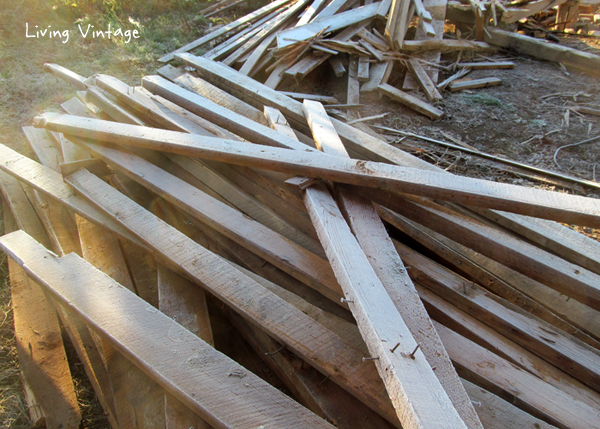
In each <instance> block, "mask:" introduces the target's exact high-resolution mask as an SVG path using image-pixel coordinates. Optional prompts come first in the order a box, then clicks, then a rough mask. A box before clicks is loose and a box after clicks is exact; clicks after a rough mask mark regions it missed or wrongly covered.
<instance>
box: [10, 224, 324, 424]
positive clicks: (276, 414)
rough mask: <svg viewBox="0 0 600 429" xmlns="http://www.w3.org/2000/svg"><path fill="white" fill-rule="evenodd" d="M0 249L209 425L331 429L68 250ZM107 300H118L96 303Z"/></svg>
mask: <svg viewBox="0 0 600 429" xmlns="http://www.w3.org/2000/svg"><path fill="white" fill-rule="evenodd" d="M0 246H2V248H3V250H4V251H5V252H7V253H8V254H9V255H10V256H11V257H12V258H14V259H15V260H18V261H19V262H20V263H21V264H23V267H24V269H25V270H26V271H27V272H28V274H29V275H30V276H32V277H33V278H35V279H36V281H37V282H39V283H40V284H42V285H43V286H44V287H45V288H46V290H48V291H49V292H50V293H51V294H52V295H53V296H54V297H55V298H56V299H57V300H59V301H60V302H61V303H62V304H63V305H66V306H69V307H70V308H73V309H74V310H75V311H77V312H78V313H79V314H81V315H82V316H83V318H84V319H85V320H86V322H87V323H89V324H90V326H92V327H93V328H94V329H95V330H96V331H97V332H98V333H100V334H101V335H102V336H103V337H105V338H106V339H107V340H108V341H109V342H110V343H111V344H112V345H113V346H114V347H115V348H116V349H117V350H118V351H119V352H121V353H123V354H124V355H125V356H127V357H128V359H130V360H131V361H132V362H134V363H135V364H136V366H138V367H139V368H140V369H142V370H143V371H144V372H145V373H146V374H147V375H148V376H150V377H151V378H152V379H153V380H154V381H155V382H157V383H159V384H160V385H161V386H162V387H163V388H165V389H166V390H167V391H169V392H170V393H171V394H173V395H174V396H175V397H176V398H177V399H179V400H180V401H181V402H183V403H184V404H185V405H186V406H188V407H189V408H190V409H191V410H193V411H194V412H196V413H197V414H198V415H200V416H201V417H203V418H205V420H206V421H207V422H209V423H210V424H211V425H213V426H219V427H239V428H247V427H248V426H256V427H258V426H260V425H274V426H275V427H307V426H308V427H322V428H326V427H327V428H329V427H331V425H329V424H328V423H326V422H325V421H323V420H322V419H320V418H318V417H317V416H315V415H314V414H312V413H310V412H309V411H307V410H305V409H304V408H303V407H301V406H300V405H298V404H297V403H295V402H294V401H292V400H290V399H289V398H288V397H286V396H285V395H283V394H282V393H280V392H279V391H277V390H276V389H274V388H272V387H271V386H270V385H268V384H267V383H266V382H264V381H262V380H261V379H259V378H258V377H257V376H255V375H254V374H252V373H250V372H249V371H247V370H246V369H245V368H243V367H241V366H239V365H238V364H236V363H235V362H233V361H232V360H230V359H229V358H227V357H226V356H224V355H222V354H221V353H219V352H217V351H216V350H214V349H213V348H212V347H210V346H209V345H208V344H206V343H205V342H203V341H202V340H201V339H200V338H198V337H197V336H195V335H194V334H192V333H190V332H189V331H187V330H185V329H184V328H182V327H181V326H180V325H178V324H177V323H176V322H174V321H173V320H171V319H170V318H168V317H167V316H165V315H163V314H162V313H160V312H158V311H156V310H155V309H154V308H153V307H152V306H149V305H148V304H147V303H145V302H144V301H142V300H141V299H140V298H138V297H137V296H135V295H134V294H132V293H131V292H130V291H128V290H127V289H126V288H124V287H122V286H120V285H119V284H118V283H116V282H115V281H114V280H112V279H111V278H110V277H108V276H107V275H105V274H103V273H102V272H100V271H98V270H96V269H95V268H94V267H93V266H91V265H89V264H88V263H86V262H85V261H83V260H81V259H80V258H79V257H77V256H76V255H72V254H70V255H67V256H64V257H62V258H57V257H56V256H55V255H54V254H52V253H50V252H48V251H47V250H46V249H44V248H43V247H42V246H40V245H39V244H38V243H37V242H36V241H35V240H33V239H32V238H31V237H30V236H28V235H27V234H25V233H23V232H16V233H12V234H9V235H6V236H4V237H2V238H1V239H0ZM82 285H84V286H85V287H83V288H82ZM107 302H109V303H117V302H118V303H120V305H119V306H112V305H102V304H101V303H107ZM123 308H127V311H126V312H123V311H122V309H123ZM133 332H134V333H135V335H132V333H133ZM175 350H176V352H175V353H174V351H175ZM200 369H201V370H200ZM232 373H236V374H242V375H243V376H239V377H232V376H231V374H232Z"/></svg>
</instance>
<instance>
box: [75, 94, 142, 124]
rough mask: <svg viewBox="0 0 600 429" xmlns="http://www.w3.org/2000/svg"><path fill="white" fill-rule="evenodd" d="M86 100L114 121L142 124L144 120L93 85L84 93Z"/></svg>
mask: <svg viewBox="0 0 600 429" xmlns="http://www.w3.org/2000/svg"><path fill="white" fill-rule="evenodd" d="M85 98H86V100H89V101H91V102H92V103H94V104H95V105H96V106H98V107H99V108H100V109H102V111H103V112H104V113H106V114H107V115H108V116H110V117H111V118H113V119H114V120H116V121H119V122H124V123H126V124H135V125H144V122H143V121H142V120H140V119H139V118H137V117H136V116H135V115H133V114H132V113H130V112H128V111H127V110H126V109H124V108H123V107H121V106H120V105H119V104H118V103H116V102H115V101H113V100H111V99H110V98H109V97H108V96H107V94H105V93H103V92H102V90H101V89H100V88H98V87H95V86H90V87H89V88H88V90H87V92H86V94H85Z"/></svg>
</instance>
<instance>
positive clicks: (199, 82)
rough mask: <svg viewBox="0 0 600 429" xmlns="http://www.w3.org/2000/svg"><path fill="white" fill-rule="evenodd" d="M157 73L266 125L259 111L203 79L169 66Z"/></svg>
mask: <svg viewBox="0 0 600 429" xmlns="http://www.w3.org/2000/svg"><path fill="white" fill-rule="evenodd" d="M158 72H159V74H160V75H161V76H162V77H164V78H165V79H169V80H172V81H173V82H175V83H177V84H178V85H180V86H183V87H184V88H187V89H189V90H190V91H193V92H197V93H198V94H200V95H202V96H204V97H206V98H208V99H209V100H211V101H212V102H213V103H216V104H218V105H220V106H222V107H225V108H227V109H229V110H232V111H234V112H237V113H239V114H240V115H242V116H245V117H246V118H248V119H251V120H253V121H254V122H258V123H260V124H263V125H266V124H267V123H266V121H265V118H264V117H263V115H262V113H261V111H260V110H258V109H256V108H254V107H252V106H251V105H249V104H247V103H245V102H243V101H241V100H239V99H237V98H235V97H234V96H232V95H230V94H228V93H227V92H225V91H223V90H222V89H219V88H218V87H216V86H214V85H212V84H210V83H208V82H207V81H205V80H203V79H200V78H198V77H195V76H193V75H191V74H189V73H185V72H181V71H180V69H175V68H174V67H172V66H169V65H167V66H165V67H163V68H161V69H159V71H158Z"/></svg>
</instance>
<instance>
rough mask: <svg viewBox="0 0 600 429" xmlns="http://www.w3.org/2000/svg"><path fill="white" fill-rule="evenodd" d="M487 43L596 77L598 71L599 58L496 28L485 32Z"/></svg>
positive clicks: (599, 65) (599, 68)
mask: <svg viewBox="0 0 600 429" xmlns="http://www.w3.org/2000/svg"><path fill="white" fill-rule="evenodd" d="M486 40H487V42H488V43H490V44H493V45H496V46H501V47H503V48H509V49H514V50H516V51H517V52H520V53H522V54H527V55H531V56H532V57H535V58H538V59H541V60H546V61H554V62H557V63H560V64H564V65H566V66H568V67H569V66H570V67H573V68H575V69H578V70H581V71H584V72H586V73H590V74H592V75H597V74H598V73H599V70H600V56H599V55H594V54H590V53H589V52H583V51H580V50H578V49H573V48H569V47H568V46H563V45H557V44H555V43H551V42H547V41H546V40H542V39H535V38H533V37H529V36H525V35H523V34H517V33H511V32H509V31H505V30H500V29H498V28H492V27H488V28H487V32H486Z"/></svg>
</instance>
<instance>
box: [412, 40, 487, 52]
mask: <svg viewBox="0 0 600 429" xmlns="http://www.w3.org/2000/svg"><path fill="white" fill-rule="evenodd" d="M495 49H496V48H495V47H494V46H492V45H491V44H488V43H486V42H476V41H474V40H464V39H463V40H452V39H444V40H405V41H404V44H403V45H402V50H403V51H408V52H415V51H419V52H425V51H448V50H451V51H456V50H459V51H460V50H474V51H483V50H495Z"/></svg>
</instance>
